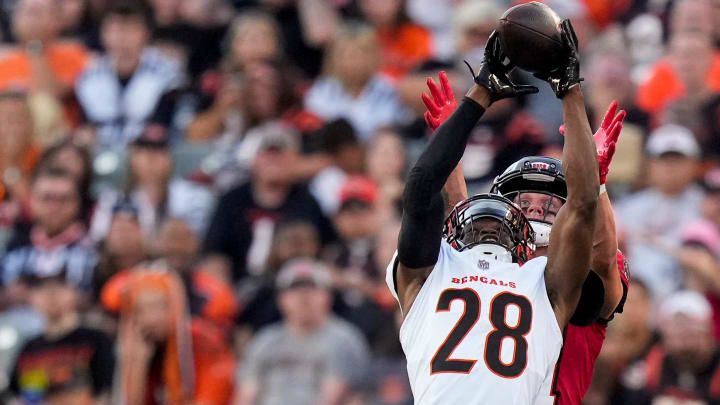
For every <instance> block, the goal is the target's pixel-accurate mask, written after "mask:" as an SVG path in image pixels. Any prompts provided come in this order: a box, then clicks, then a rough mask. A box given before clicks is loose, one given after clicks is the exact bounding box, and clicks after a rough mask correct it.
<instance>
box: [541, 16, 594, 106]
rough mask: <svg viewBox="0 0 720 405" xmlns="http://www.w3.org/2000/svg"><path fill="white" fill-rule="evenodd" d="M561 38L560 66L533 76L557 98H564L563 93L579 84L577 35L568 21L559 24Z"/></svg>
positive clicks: (580, 79)
mask: <svg viewBox="0 0 720 405" xmlns="http://www.w3.org/2000/svg"><path fill="white" fill-rule="evenodd" d="M560 29H561V33H560V35H561V37H562V41H563V45H564V46H565V56H564V57H563V60H562V61H561V62H560V65H559V66H558V67H557V68H556V69H555V70H552V71H550V72H546V73H535V74H534V76H535V77H537V78H538V79H540V80H543V81H546V82H548V83H549V84H550V88H552V90H553V92H554V93H555V95H556V96H557V98H563V97H565V93H567V91H568V90H570V89H571V88H573V87H575V86H577V85H579V84H580V82H581V81H582V80H583V79H582V78H581V77H580V54H579V48H578V40H577V35H575V30H574V29H573V26H572V24H571V23H570V20H568V19H565V20H563V22H562V23H561V24H560Z"/></svg>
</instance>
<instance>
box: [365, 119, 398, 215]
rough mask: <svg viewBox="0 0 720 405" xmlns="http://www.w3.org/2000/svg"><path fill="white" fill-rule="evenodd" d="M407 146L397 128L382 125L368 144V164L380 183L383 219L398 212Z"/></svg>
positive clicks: (369, 172) (380, 209)
mask: <svg viewBox="0 0 720 405" xmlns="http://www.w3.org/2000/svg"><path fill="white" fill-rule="evenodd" d="M405 159H406V158H405V148H404V145H403V142H402V139H401V138H400V135H398V133H397V132H395V131H394V130H393V129H392V128H381V129H379V130H378V131H377V132H375V136H374V137H373V140H372V141H371V142H370V144H369V145H368V147H367V152H366V155H365V167H366V168H367V174H368V176H369V177H370V178H371V179H372V180H373V181H374V182H375V184H377V185H378V191H379V194H378V201H377V208H378V215H379V217H380V220H381V221H384V220H387V219H389V218H392V217H394V216H397V215H398V210H399V207H400V198H402V192H403V190H404V188H405V184H404V179H405V165H406V161H405Z"/></svg>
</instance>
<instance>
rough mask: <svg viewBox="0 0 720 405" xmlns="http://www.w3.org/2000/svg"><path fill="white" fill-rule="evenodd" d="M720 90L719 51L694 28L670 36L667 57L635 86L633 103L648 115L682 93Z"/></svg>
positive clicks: (660, 109) (708, 38) (697, 95)
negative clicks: (635, 91)
mask: <svg viewBox="0 0 720 405" xmlns="http://www.w3.org/2000/svg"><path fill="white" fill-rule="evenodd" d="M711 91H716V92H717V91H720V54H717V52H716V51H715V50H714V48H713V44H712V41H711V40H710V37H709V36H707V35H705V34H702V33H699V32H693V31H686V32H676V33H674V34H673V36H672V37H671V38H670V44H669V50H668V54H667V57H666V58H664V59H662V60H660V61H659V62H658V63H657V64H656V65H655V66H654V67H653V68H652V70H651V72H650V73H649V75H648V77H647V79H646V80H645V81H643V82H642V83H641V84H640V86H639V87H638V92H637V98H636V103H637V105H638V107H640V108H641V109H643V110H645V111H646V112H648V113H651V114H657V113H659V112H661V111H662V109H663V108H664V107H666V106H667V105H668V104H669V103H670V102H671V101H673V100H677V99H679V98H681V97H683V96H685V95H691V96H693V97H701V96H707V95H708V93H710V92H711Z"/></svg>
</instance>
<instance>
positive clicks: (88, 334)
mask: <svg viewBox="0 0 720 405" xmlns="http://www.w3.org/2000/svg"><path fill="white" fill-rule="evenodd" d="M28 278H29V279H28V281H27V283H28V284H29V285H30V286H31V287H30V301H31V302H32V305H33V307H34V308H35V310H36V311H38V312H40V313H41V314H43V316H44V317H45V319H46V325H45V330H44V331H43V334H42V335H40V336H38V337H36V338H34V339H31V340H30V341H28V342H27V343H26V344H25V345H24V347H23V348H22V349H21V351H20V354H19V356H18V357H17V360H16V361H15V366H14V371H13V375H12V378H11V382H10V387H11V390H12V392H13V393H14V394H15V396H16V397H17V398H18V400H20V401H22V403H27V404H35V403H47V404H98V405H100V404H109V402H108V399H109V395H108V394H109V392H110V387H111V385H112V379H113V375H112V374H113V368H114V362H115V359H114V355H113V351H112V345H111V343H110V339H109V338H108V337H107V336H105V335H104V334H103V333H101V332H99V331H97V330H94V329H88V328H85V327H83V326H81V325H80V313H79V310H78V307H79V299H80V291H79V289H78V285H77V284H75V282H73V281H72V280H71V277H70V275H69V274H66V273H65V271H64V270H61V269H58V271H57V272H53V273H45V274H37V275H32V276H29V277H28Z"/></svg>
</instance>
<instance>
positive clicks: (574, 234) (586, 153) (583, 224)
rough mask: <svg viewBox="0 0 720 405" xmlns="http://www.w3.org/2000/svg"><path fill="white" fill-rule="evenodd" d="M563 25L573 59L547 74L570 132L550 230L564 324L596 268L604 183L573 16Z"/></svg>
mask: <svg viewBox="0 0 720 405" xmlns="http://www.w3.org/2000/svg"><path fill="white" fill-rule="evenodd" d="M562 30H563V39H564V42H565V44H566V46H567V48H568V55H567V58H566V60H565V61H564V63H563V65H562V66H561V67H560V68H558V69H557V70H556V71H554V72H552V73H551V74H550V75H548V76H545V77H542V78H543V79H544V80H546V81H548V82H549V83H550V86H551V87H552V89H553V91H554V92H555V94H556V95H557V96H558V98H561V99H562V104H563V119H564V121H565V131H566V133H565V145H564V147H563V159H562V160H563V165H564V166H565V180H566V181H567V188H568V197H567V202H566V203H565V204H564V205H563V206H562V208H561V209H560V211H559V212H558V215H557V218H556V219H555V223H554V224H553V229H552V232H551V233H550V246H549V248H548V262H547V267H546V269H545V284H546V286H547V291H548V296H549V298H550V302H551V303H552V305H553V307H554V309H555V316H556V317H557V320H558V324H559V325H560V327H561V328H564V327H565V325H567V323H568V321H569V320H570V317H571V315H572V314H573V312H574V311H575V307H576V306H577V303H578V300H579V298H580V292H581V288H582V285H583V282H584V281H585V278H586V277H587V275H588V271H589V269H590V262H591V260H590V259H591V252H592V246H593V234H594V233H593V232H594V228H595V214H596V212H597V202H598V190H599V187H600V183H599V178H598V164H597V153H596V150H595V144H594V142H593V137H592V132H591V131H590V124H589V123H588V119H587V112H586V111H585V101H584V98H583V94H582V92H581V90H580V81H581V79H580V76H579V71H580V69H579V68H580V66H579V61H578V55H577V38H576V37H575V33H574V32H573V29H572V25H571V24H570V21H569V20H565V21H563V23H562Z"/></svg>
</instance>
